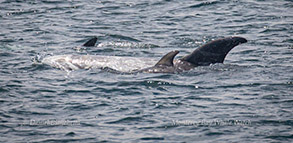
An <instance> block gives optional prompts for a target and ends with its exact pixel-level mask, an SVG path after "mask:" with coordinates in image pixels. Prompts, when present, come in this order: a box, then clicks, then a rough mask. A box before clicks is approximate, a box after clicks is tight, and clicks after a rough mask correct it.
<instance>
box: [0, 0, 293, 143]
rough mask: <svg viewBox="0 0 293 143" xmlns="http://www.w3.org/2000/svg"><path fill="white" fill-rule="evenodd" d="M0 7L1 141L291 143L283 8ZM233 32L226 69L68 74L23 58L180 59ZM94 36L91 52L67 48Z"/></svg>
mask: <svg viewBox="0 0 293 143" xmlns="http://www.w3.org/2000/svg"><path fill="white" fill-rule="evenodd" d="M0 3H1V4H0V86H1V87H0V142H292V138H293V130H292V128H293V112H292V109H293V88H292V87H293V64H292V63H293V58H292V55H293V40H292V39H293V1H292V0H279V1H273V0H268V1H263V0H249V1H244V0H233V1H228V0H209V1H193V0H185V1H181V0H151V1H144V0H129V1H123V2H122V1H121V2H120V1H114V0H101V1H100V0H99V1H95V0H88V1H82V0H68V1H64V0H50V1H46V0H38V1H36V0H30V1H18V0H2V1H0ZM235 35H237V36H242V37H245V38H247V39H248V43H245V44H242V45H239V46H237V47H236V48H234V49H233V50H232V51H231V52H230V53H229V54H228V56H227V57H226V60H225V63H224V64H215V65H211V66H207V67H197V68H195V69H194V70H192V71H189V72H186V73H181V74H126V75H125V74H115V73H109V72H107V71H103V70H100V69H91V70H76V71H72V72H70V73H67V72H66V71H63V70H60V69H55V68H52V67H50V66H46V65H42V64H37V63H35V62H33V60H32V59H34V58H35V57H44V56H46V55H60V54H97V55H110V56H131V57H153V58H157V59H159V58H160V57H161V56H162V55H164V54H165V53H168V52H169V51H171V50H179V51H180V52H181V53H180V54H179V57H180V56H183V55H186V54H187V53H190V52H191V51H193V50H194V49H195V48H197V47H199V46H201V45H203V44H204V43H206V42H208V41H210V40H213V39H217V38H222V37H227V36H235ZM93 36H97V37H98V38H99V40H98V42H99V44H98V46H96V47H93V48H89V49H84V50H82V51H77V50H75V49H74V47H75V46H79V45H81V44H83V43H84V42H85V41H86V40H87V39H89V38H90V37H93ZM121 43H122V44H121Z"/></svg>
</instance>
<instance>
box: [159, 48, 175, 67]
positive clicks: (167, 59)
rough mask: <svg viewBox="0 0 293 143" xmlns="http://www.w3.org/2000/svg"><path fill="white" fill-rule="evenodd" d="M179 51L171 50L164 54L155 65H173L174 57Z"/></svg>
mask: <svg viewBox="0 0 293 143" xmlns="http://www.w3.org/2000/svg"><path fill="white" fill-rule="evenodd" d="M178 53H179V51H177V50H176V51H171V52H169V53H168V54H166V55H165V56H163V57H162V58H161V59H160V60H159V62H158V63H157V64H156V65H155V66H158V65H165V66H173V60H174V57H175V56H176V55H177V54H178Z"/></svg>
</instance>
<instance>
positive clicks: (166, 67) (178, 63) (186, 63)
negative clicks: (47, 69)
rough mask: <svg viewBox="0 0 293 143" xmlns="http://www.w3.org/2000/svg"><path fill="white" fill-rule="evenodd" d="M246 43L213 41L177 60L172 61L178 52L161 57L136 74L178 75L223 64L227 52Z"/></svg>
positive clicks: (239, 39) (241, 41) (238, 40)
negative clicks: (203, 67) (154, 63)
mask: <svg viewBox="0 0 293 143" xmlns="http://www.w3.org/2000/svg"><path fill="white" fill-rule="evenodd" d="M246 42H247V40H246V39H245V38H242V37H228V38H223V39H218V40H214V41H211V42H209V43H207V44H205V45H203V46H201V47H200V48H197V49H196V50H194V51H193V52H192V53H191V54H189V55H187V56H185V57H183V58H181V59H178V60H174V57H175V56H176V55H177V54H178V53H179V51H171V52H169V53H168V54H166V55H165V56H163V57H162V58H161V60H160V61H159V62H158V63H157V64H156V65H155V66H153V67H149V68H145V69H142V70H138V71H136V72H146V73H178V72H183V71H188V70H191V69H193V68H195V67H197V66H207V65H210V64H214V63H223V62H224V59H225V57H226V55H227V54H228V53H229V51H231V50H232V49H233V48H234V47H235V46H237V45H239V44H242V43H246Z"/></svg>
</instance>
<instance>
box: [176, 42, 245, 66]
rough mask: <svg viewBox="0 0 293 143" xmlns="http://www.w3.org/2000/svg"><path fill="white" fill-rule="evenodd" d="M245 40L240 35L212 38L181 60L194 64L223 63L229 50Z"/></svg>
mask: <svg viewBox="0 0 293 143" xmlns="http://www.w3.org/2000/svg"><path fill="white" fill-rule="evenodd" d="M246 42H247V40H246V39H245V38H242V37H228V38H223V39H218V40H214V41H211V42H209V43H207V44H205V45H203V46H201V47H200V48H197V49H196V50H194V51H193V52H192V53H191V54H189V55H187V56H185V57H183V58H182V59H181V60H182V61H187V62H189V63H192V64H193V65H194V66H205V65H209V64H213V63H223V61H224V59H225V57H226V55H227V54H228V53H229V51H230V50H232V49H233V48H234V47H235V46H237V45H239V44H241V43H246Z"/></svg>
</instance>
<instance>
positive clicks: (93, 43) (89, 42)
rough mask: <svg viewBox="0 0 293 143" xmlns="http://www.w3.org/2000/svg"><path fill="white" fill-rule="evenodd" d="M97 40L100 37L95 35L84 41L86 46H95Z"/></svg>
mask: <svg viewBox="0 0 293 143" xmlns="http://www.w3.org/2000/svg"><path fill="white" fill-rule="evenodd" d="M97 40H98V38H97V37H94V38H92V39H90V40H88V41H87V42H86V43H84V44H83V46H85V47H93V46H95V44H96V42H97Z"/></svg>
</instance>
